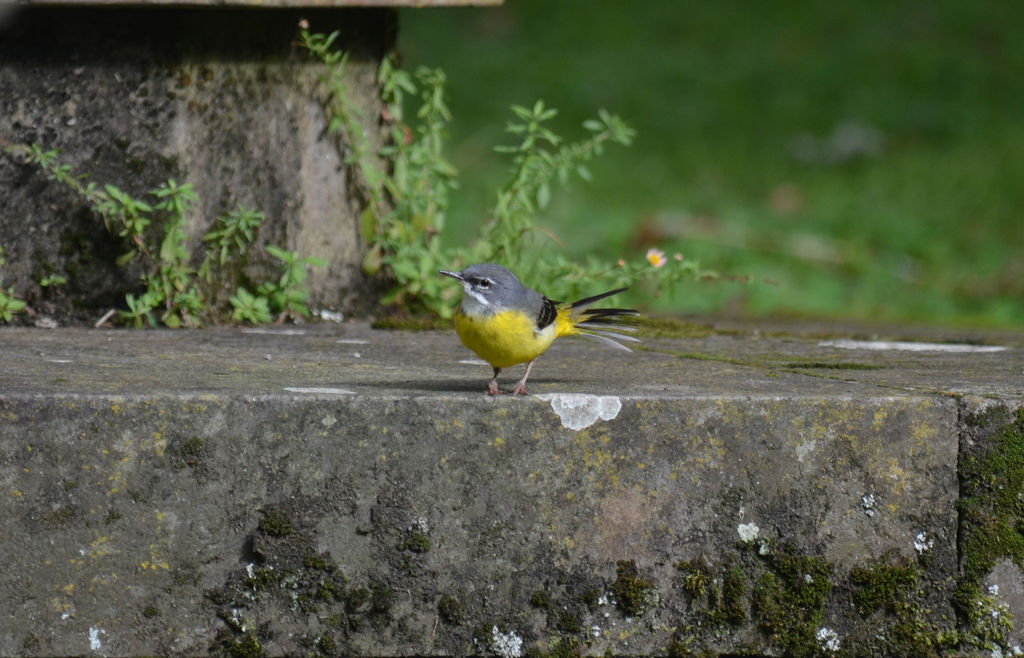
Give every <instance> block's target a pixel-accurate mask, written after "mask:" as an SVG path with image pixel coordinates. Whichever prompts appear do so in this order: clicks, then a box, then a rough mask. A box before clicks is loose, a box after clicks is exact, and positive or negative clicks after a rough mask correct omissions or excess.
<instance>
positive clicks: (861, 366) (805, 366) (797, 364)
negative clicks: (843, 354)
mask: <svg viewBox="0 0 1024 658" xmlns="http://www.w3.org/2000/svg"><path fill="white" fill-rule="evenodd" d="M779 367H782V368H791V369H794V370H884V369H885V368H886V366H880V365H875V364H871V363H854V362H850V361H783V362H782V363H780V364H779Z"/></svg>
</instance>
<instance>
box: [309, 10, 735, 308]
mask: <svg viewBox="0 0 1024 658" xmlns="http://www.w3.org/2000/svg"><path fill="white" fill-rule="evenodd" d="M336 37H337V33H336V32H335V33H332V34H330V35H324V34H318V33H313V32H310V31H309V28H308V25H307V24H306V23H305V22H303V23H301V24H300V30H299V43H300V44H301V45H303V46H304V47H305V48H306V49H307V50H308V51H309V52H310V53H311V54H312V55H313V56H315V57H317V58H318V59H320V60H321V61H322V62H323V63H324V64H325V66H326V71H325V73H324V74H323V75H322V76H321V80H322V81H323V82H324V84H325V86H326V88H327V90H328V97H327V101H326V104H327V107H328V110H329V112H330V114H331V116H332V119H331V122H330V128H331V130H332V132H334V133H336V134H337V135H338V137H339V139H340V140H341V141H342V142H343V143H344V144H345V146H346V147H347V148H346V149H345V150H346V152H347V153H348V158H347V162H348V163H349V164H351V165H352V166H353V167H354V168H355V170H356V171H357V172H358V180H359V182H360V189H361V190H362V192H363V196H364V197H365V200H366V203H367V207H366V210H365V212H364V213H363V217H362V233H363V237H364V239H365V240H366V241H367V243H368V247H369V248H368V251H367V255H366V258H365V259H364V262H363V270H364V272H366V273H367V274H373V273H376V272H377V271H379V270H380V269H381V268H382V267H387V268H388V270H389V273H390V275H391V277H392V278H393V279H394V281H395V284H396V285H395V286H394V287H393V288H392V290H391V291H390V292H389V293H387V294H386V295H385V296H384V298H383V302H384V303H395V304H397V305H399V306H400V307H401V308H403V309H405V310H407V311H413V312H415V311H420V310H429V311H432V312H435V313H438V314H440V315H441V316H442V317H450V316H451V314H452V312H453V307H454V304H455V301H456V299H457V297H458V292H459V291H458V289H457V288H455V287H454V286H451V285H450V283H449V282H447V281H443V280H441V279H440V278H439V277H438V276H437V270H438V269H441V268H449V269H450V268H452V267H460V266H466V265H469V264H471V263H475V262H483V261H497V262H501V263H503V264H505V265H507V266H508V267H509V268H510V269H513V270H514V271H516V272H517V273H520V274H521V275H523V276H524V278H526V279H527V280H529V279H538V280H540V279H543V280H544V281H545V282H546V283H547V286H548V287H547V288H546V291H547V292H548V293H549V294H551V295H553V296H559V297H561V298H568V297H571V296H575V295H578V294H580V292H581V291H582V290H583V288H584V286H586V287H588V289H589V287H590V286H591V285H592V284H593V280H594V279H597V278H601V279H604V281H605V283H606V284H609V285H630V284H632V283H635V282H636V281H637V280H638V279H651V280H653V281H654V282H655V287H656V289H657V290H662V289H666V288H670V287H672V286H674V285H675V284H676V283H678V282H679V281H683V280H692V279H693V278H695V277H701V276H703V277H709V276H715V275H714V274H713V273H709V272H702V271H701V270H700V267H699V265H698V264H697V263H696V262H694V261H690V260H685V261H684V259H683V258H682V257H681V256H679V257H677V258H675V259H672V260H669V259H666V258H665V257H664V254H660V252H658V253H655V252H649V253H648V256H647V258H645V259H640V258H636V259H632V260H630V261H625V260H621V261H619V262H618V263H617V264H614V265H608V264H605V263H601V262H600V261H597V260H596V259H591V260H589V261H587V262H586V263H582V264H581V263H577V262H575V261H573V260H571V259H570V258H569V257H568V256H567V255H566V254H565V253H564V251H562V252H556V253H551V252H550V250H549V249H548V248H547V247H548V244H540V243H539V241H538V234H540V235H541V236H545V235H546V236H548V237H550V238H553V241H554V242H557V238H555V237H554V236H552V235H551V234H550V233H547V232H545V231H543V230H541V229H540V228H539V227H538V226H537V224H536V215H537V213H538V212H540V211H541V210H543V209H544V208H546V207H547V206H548V204H549V202H550V200H551V195H552V189H553V187H554V185H555V184H556V183H560V184H563V185H564V184H566V183H568V182H569V180H570V179H571V177H572V176H573V175H576V176H579V177H580V178H583V179H584V180H589V179H590V178H591V174H590V170H589V169H588V168H587V163H588V162H590V161H591V160H592V159H593V158H594V157H595V156H598V155H601V154H602V153H603V151H604V148H605V146H606V145H607V144H618V145H623V146H627V145H629V144H630V143H631V142H632V140H633V137H634V131H633V129H632V128H630V127H629V126H628V125H626V123H625V122H623V121H622V120H621V119H620V118H619V117H617V116H614V115H612V114H610V113H608V112H606V111H604V110H600V111H599V112H598V116H597V118H595V119H590V120H587V121H585V122H584V123H583V128H584V129H585V130H586V131H587V132H588V133H589V135H588V137H587V138H585V139H581V140H578V141H574V142H566V141H565V140H563V138H562V137H560V136H559V135H557V134H556V133H555V132H554V131H553V130H552V129H550V128H549V127H548V125H547V122H549V121H550V120H551V119H552V118H554V117H555V116H556V115H557V111H556V110H554V109H552V108H549V107H546V106H545V104H544V103H543V102H542V101H537V102H536V103H535V104H534V105H533V106H532V107H523V106H518V105H517V106H513V107H512V112H513V115H514V117H515V118H514V120H513V121H512V122H510V123H509V124H508V126H507V131H508V132H509V133H510V134H512V135H514V136H516V138H517V140H516V142H515V143H513V144H507V145H502V146H498V147H497V148H496V150H497V151H499V152H500V153H503V154H507V155H508V156H510V157H511V160H512V167H511V171H510V174H509V176H508V178H507V179H506V181H505V182H504V183H503V184H502V185H501V187H500V188H499V189H498V191H497V196H496V200H495V204H494V206H493V208H492V209H491V211H490V214H489V219H488V221H487V222H486V223H485V224H484V226H483V228H482V230H481V231H480V234H479V236H478V237H477V238H476V239H475V240H473V241H472V242H471V243H470V244H469V245H468V246H466V247H451V246H448V245H445V244H443V242H442V239H441V231H442V229H443V227H444V220H445V215H446V212H447V208H448V194H449V192H450V191H451V190H452V189H454V188H455V187H456V185H457V183H456V178H455V176H456V172H455V169H454V167H452V165H451V164H450V163H449V162H448V161H447V160H446V159H445V157H444V154H443V146H444V140H445V137H446V135H447V125H448V122H449V121H450V120H451V112H450V111H449V109H448V106H447V103H446V101H445V83H446V76H445V75H444V73H443V71H440V70H437V69H429V68H425V67H421V68H419V69H418V70H417V71H416V73H415V75H410V74H409V73H408V72H405V71H402V70H401V69H398V68H397V67H396V66H395V62H394V60H393V59H392V58H390V57H389V58H385V60H384V62H383V63H382V64H381V66H380V69H379V71H378V82H379V84H380V85H381V90H382V99H383V100H384V103H385V108H386V109H385V113H384V118H385V120H387V121H388V122H390V125H391V139H390V143H389V144H387V145H386V146H384V147H383V148H381V149H380V150H379V151H378V152H376V153H374V152H372V151H371V147H370V144H369V142H368V140H367V139H366V137H365V135H366V134H367V132H368V131H367V129H366V128H364V126H363V124H362V118H363V117H362V115H361V113H360V111H359V110H358V108H357V107H356V106H355V105H354V103H353V102H352V101H351V100H350V99H349V98H348V95H347V93H348V87H347V83H346V82H345V66H346V63H347V57H346V56H345V54H344V53H341V52H340V51H338V50H336V49H334V48H333V43H334V41H335V40H336ZM410 97H417V98H418V101H419V105H418V108H417V110H416V112H415V120H414V121H413V122H411V125H410V123H407V122H406V120H405V117H406V113H405V111H404V105H405V101H407V100H408V99H409V98H410ZM659 254H660V255H659ZM655 256H657V257H656V258H655ZM666 265H668V267H665V266H666Z"/></svg>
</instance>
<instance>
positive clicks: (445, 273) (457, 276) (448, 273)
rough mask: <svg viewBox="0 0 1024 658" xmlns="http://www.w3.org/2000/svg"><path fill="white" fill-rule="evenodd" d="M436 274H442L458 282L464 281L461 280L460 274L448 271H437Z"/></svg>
mask: <svg viewBox="0 0 1024 658" xmlns="http://www.w3.org/2000/svg"><path fill="white" fill-rule="evenodd" d="M437 273H438V274H443V275H445V276H450V277H451V278H453V279H455V280H456V281H459V282H462V281H465V279H464V278H462V272H449V271H448V270H438V271H437Z"/></svg>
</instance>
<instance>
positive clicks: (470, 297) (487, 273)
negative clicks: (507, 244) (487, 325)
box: [440, 263, 530, 313]
mask: <svg viewBox="0 0 1024 658" xmlns="http://www.w3.org/2000/svg"><path fill="white" fill-rule="evenodd" d="M440 273H441V274H444V275H445V276H450V277H451V278H453V279H455V280H456V281H458V282H459V283H461V284H462V289H463V291H465V293H466V294H465V296H464V297H463V298H462V308H463V310H464V311H466V312H477V313H495V312H497V311H501V310H504V309H508V308H517V307H520V306H522V303H523V301H524V299H525V298H527V297H528V296H529V293H530V289H529V288H527V287H526V286H524V285H523V284H521V283H519V279H517V278H516V275H515V274H512V273H511V272H509V271H508V270H507V269H505V268H504V267H502V266H501V265H495V264H494V263H480V264H478V265H470V266H469V267H467V268H466V269H464V270H462V271H461V272H449V271H448V270H441V271H440Z"/></svg>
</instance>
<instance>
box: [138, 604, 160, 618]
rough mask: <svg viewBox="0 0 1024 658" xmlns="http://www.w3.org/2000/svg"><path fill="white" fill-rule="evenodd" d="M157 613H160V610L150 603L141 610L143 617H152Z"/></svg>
mask: <svg viewBox="0 0 1024 658" xmlns="http://www.w3.org/2000/svg"><path fill="white" fill-rule="evenodd" d="M159 614H160V611H159V610H157V609H156V606H152V605H150V606H146V607H145V608H143V610H142V616H143V617H147V618H149V619H152V618H153V617H156V616H157V615H159Z"/></svg>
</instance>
